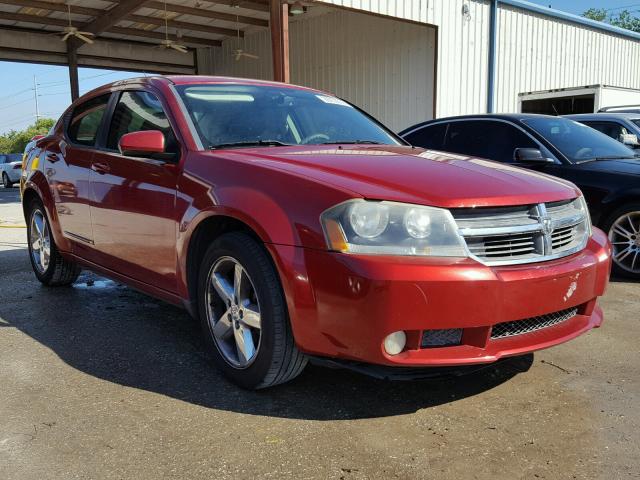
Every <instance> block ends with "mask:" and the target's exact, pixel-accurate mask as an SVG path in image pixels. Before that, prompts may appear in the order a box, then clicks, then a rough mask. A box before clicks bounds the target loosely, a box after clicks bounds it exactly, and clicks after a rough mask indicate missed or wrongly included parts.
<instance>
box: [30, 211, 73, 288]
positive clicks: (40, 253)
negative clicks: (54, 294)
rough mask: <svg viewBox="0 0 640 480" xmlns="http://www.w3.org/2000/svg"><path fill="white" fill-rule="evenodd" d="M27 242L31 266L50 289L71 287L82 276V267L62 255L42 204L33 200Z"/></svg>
mask: <svg viewBox="0 0 640 480" xmlns="http://www.w3.org/2000/svg"><path fill="white" fill-rule="evenodd" d="M27 240H28V245H29V258H30V259H31V266H32V267H33V271H34V273H35V274H36V277H37V278H38V280H40V282H42V283H43V284H44V285H47V286H49V287H58V286H64V285H71V284H72V283H73V282H75V281H76V279H77V278H78V275H80V267H79V266H78V265H77V264H75V263H73V262H70V261H68V260H66V259H64V258H62V256H61V255H60V252H58V249H57V247H56V244H55V241H54V240H53V236H52V235H51V226H50V225H49V220H48V219H47V214H46V213H45V209H44V207H43V206H42V204H41V203H40V202H39V201H38V200H33V201H32V202H31V206H30V209H29V221H28V223H27Z"/></svg>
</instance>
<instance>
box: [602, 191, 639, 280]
mask: <svg viewBox="0 0 640 480" xmlns="http://www.w3.org/2000/svg"><path fill="white" fill-rule="evenodd" d="M602 229H603V230H604V231H605V232H606V233H607V235H608V237H609V240H610V241H611V243H612V245H613V272H614V273H615V274H617V275H620V276H623V277H626V278H632V279H635V280H638V279H640V203H629V204H627V205H623V206H622V207H620V208H618V209H617V210H616V211H614V212H613V213H612V214H611V215H609V217H607V219H606V220H605V221H604V222H603V224H602Z"/></svg>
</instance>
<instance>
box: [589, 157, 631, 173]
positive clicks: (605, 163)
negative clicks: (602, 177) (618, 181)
mask: <svg viewBox="0 0 640 480" xmlns="http://www.w3.org/2000/svg"><path fill="white" fill-rule="evenodd" d="M581 167H582V168H583V169H585V170H592V171H596V172H609V173H621V174H624V175H640V158H629V159H622V158H620V159H616V160H597V161H594V162H588V163H583V164H581Z"/></svg>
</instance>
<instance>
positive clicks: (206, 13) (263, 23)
mask: <svg viewBox="0 0 640 480" xmlns="http://www.w3.org/2000/svg"><path fill="white" fill-rule="evenodd" d="M14 1H15V0H14ZM0 3H1V2H0ZM217 3H221V2H217ZM145 7H147V8H156V9H158V10H164V3H163V2H149V3H148V4H146V5H145ZM167 11H169V12H173V13H180V14H182V15H194V16H196V17H206V18H212V19H214V20H224V21H226V22H236V21H237V22H238V23H243V24H245V25H257V26H258V27H267V26H269V22H268V21H267V20H263V19H261V18H255V17H247V16H246V15H237V16H236V15H234V14H232V13H223V12H214V11H213V10H205V9H204V8H193V7H186V6H184V5H175V4H173V3H167Z"/></svg>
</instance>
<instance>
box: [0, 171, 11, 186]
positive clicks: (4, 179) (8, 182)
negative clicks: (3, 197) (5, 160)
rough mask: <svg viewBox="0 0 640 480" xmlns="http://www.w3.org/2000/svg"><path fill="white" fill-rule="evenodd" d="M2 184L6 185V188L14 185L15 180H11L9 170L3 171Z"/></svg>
mask: <svg viewBox="0 0 640 480" xmlns="http://www.w3.org/2000/svg"><path fill="white" fill-rule="evenodd" d="M2 185H3V186H4V188H11V187H13V182H12V181H11V180H9V175H7V172H2Z"/></svg>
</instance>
